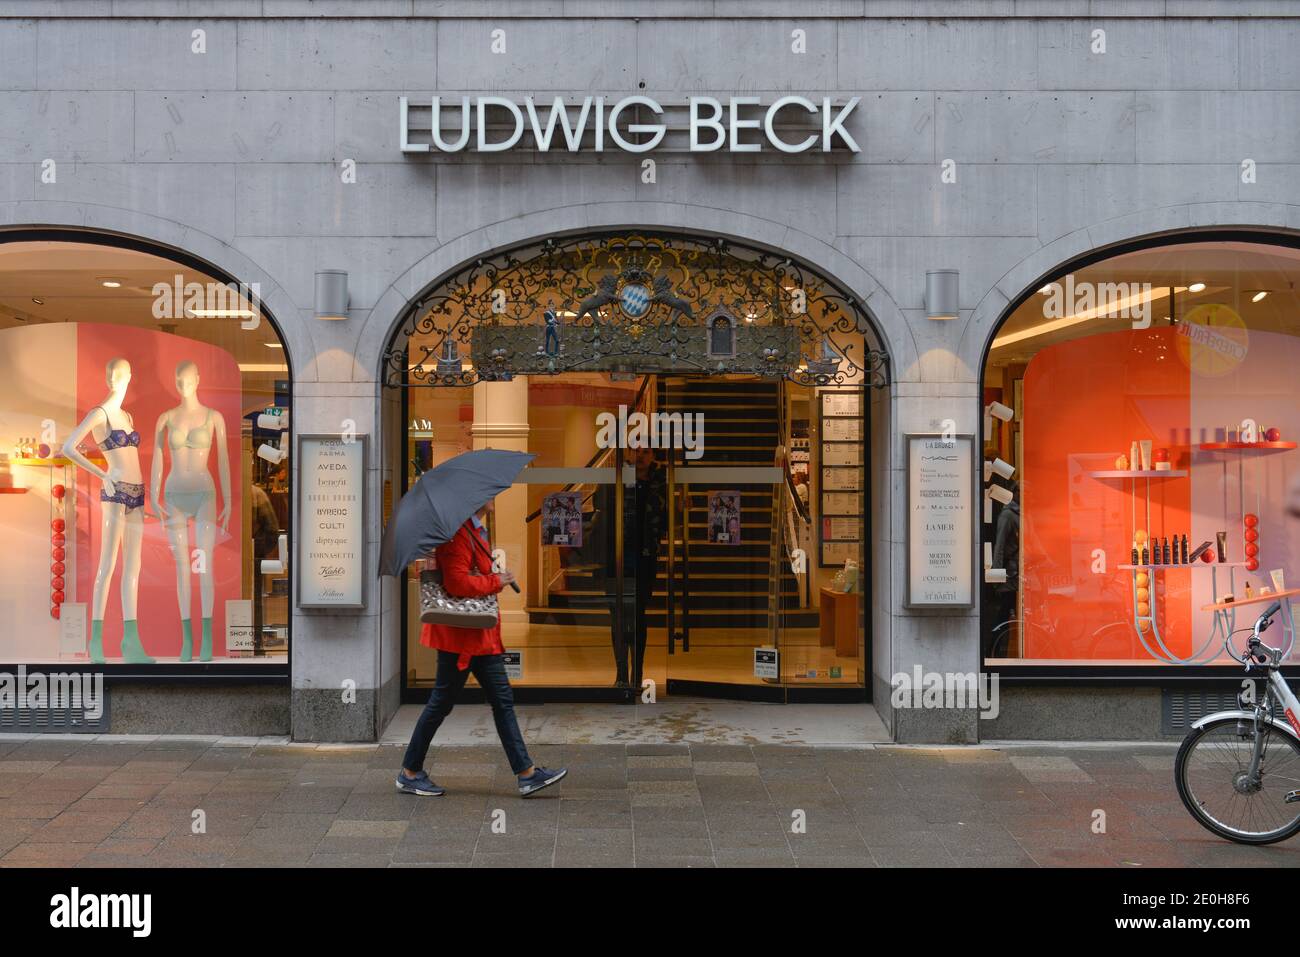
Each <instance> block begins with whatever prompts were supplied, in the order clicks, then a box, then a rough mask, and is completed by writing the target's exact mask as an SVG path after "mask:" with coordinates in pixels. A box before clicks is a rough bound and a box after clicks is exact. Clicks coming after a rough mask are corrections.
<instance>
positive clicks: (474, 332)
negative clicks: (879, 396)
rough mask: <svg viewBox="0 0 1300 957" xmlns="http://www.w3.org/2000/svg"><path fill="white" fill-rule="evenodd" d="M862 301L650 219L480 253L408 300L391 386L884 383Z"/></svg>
mask: <svg viewBox="0 0 1300 957" xmlns="http://www.w3.org/2000/svg"><path fill="white" fill-rule="evenodd" d="M868 328H869V326H868V320H867V317H866V314H865V312H864V311H863V310H862V308H861V306H860V305H859V304H858V302H857V301H856V300H855V299H853V298H852V297H851V296H846V295H845V294H843V293H841V292H840V291H839V290H838V289H836V288H834V287H833V286H831V285H830V284H829V283H827V282H826V281H825V280H823V279H821V278H820V277H819V276H817V275H815V274H814V273H812V272H811V271H809V270H807V269H805V268H804V267H803V266H802V265H801V264H799V263H797V262H795V261H793V260H792V259H790V258H788V257H786V256H783V255H781V254H777V253H772V252H766V251H763V250H759V249H753V248H749V247H745V246H741V245H739V244H735V243H731V242H728V241H725V240H721V239H713V240H710V239H703V238H698V237H690V236H670V235H660V234H654V233H637V234H613V235H610V234H602V235H598V236H592V235H590V234H588V235H583V236H578V237H570V238H563V239H547V240H544V241H543V242H541V243H540V244H537V245H535V246H531V247H528V248H527V249H522V250H512V251H508V252H503V253H498V254H496V255H494V256H491V257H488V258H484V259H479V260H476V261H475V262H474V263H472V264H470V265H468V266H466V267H464V268H463V269H461V270H460V271H459V272H458V273H456V274H455V275H453V276H452V277H450V278H449V279H448V280H446V281H445V282H443V283H442V284H441V285H439V286H438V287H437V288H435V289H433V290H431V291H429V292H428V293H427V294H426V295H424V296H423V297H422V298H421V299H420V300H418V301H417V302H416V303H414V305H413V307H412V310H411V314H410V316H409V317H408V318H407V319H406V321H405V322H403V323H402V326H401V328H400V329H399V331H398V333H397V334H396V336H395V337H394V342H393V345H392V346H391V347H390V348H389V350H388V351H387V352H386V353H385V354H384V359H385V363H386V367H387V369H388V373H387V375H386V377H385V378H386V384H387V385H389V386H439V385H442V386H466V385H473V384H475V383H477V382H491V381H500V380H505V379H509V378H510V377H512V376H514V375H551V374H558V373H561V372H574V371H584V372H594V371H614V372H675V373H688V372H699V373H708V372H714V373H732V374H743V375H755V376H765V377H773V378H780V377H784V378H787V379H790V380H791V381H793V382H796V383H799V384H801V385H810V386H811V385H817V386H826V385H846V384H851V383H853V382H855V381H860V382H861V383H862V384H864V385H870V386H872V387H874V388H884V387H886V386H887V385H888V384H889V367H888V359H887V356H886V355H885V353H883V352H879V351H875V350H864V349H863V347H862V345H861V342H862V340H860V339H859V338H858V336H857V335H856V334H857V333H865V332H866V331H867V330H868Z"/></svg>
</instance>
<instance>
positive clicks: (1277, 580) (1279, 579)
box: [1268, 568, 1286, 592]
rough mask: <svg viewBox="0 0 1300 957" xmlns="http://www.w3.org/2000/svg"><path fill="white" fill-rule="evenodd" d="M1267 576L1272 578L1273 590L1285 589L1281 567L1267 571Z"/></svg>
mask: <svg viewBox="0 0 1300 957" xmlns="http://www.w3.org/2000/svg"><path fill="white" fill-rule="evenodd" d="M1268 577H1269V578H1271V579H1273V590H1274V591H1280V592H1281V591H1286V575H1285V574H1284V573H1283V571H1282V569H1280V568H1275V569H1273V570H1272V571H1271V572H1269V573H1268Z"/></svg>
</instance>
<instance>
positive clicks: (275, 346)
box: [262, 342, 284, 349]
mask: <svg viewBox="0 0 1300 957" xmlns="http://www.w3.org/2000/svg"><path fill="white" fill-rule="evenodd" d="M262 345H264V346H266V347H267V348H268V349H283V348H284V346H283V345H281V344H280V343H278V342H264V343H262Z"/></svg>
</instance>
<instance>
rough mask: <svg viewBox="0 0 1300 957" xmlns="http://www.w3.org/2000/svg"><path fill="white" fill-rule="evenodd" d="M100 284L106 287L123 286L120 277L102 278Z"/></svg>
mask: <svg viewBox="0 0 1300 957" xmlns="http://www.w3.org/2000/svg"><path fill="white" fill-rule="evenodd" d="M99 284H100V285H101V286H103V287H104V288H105V289H118V288H120V287H121V285H122V281H121V280H120V279H101V280H100V281H99Z"/></svg>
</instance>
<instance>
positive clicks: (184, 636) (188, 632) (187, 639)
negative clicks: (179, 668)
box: [181, 618, 194, 661]
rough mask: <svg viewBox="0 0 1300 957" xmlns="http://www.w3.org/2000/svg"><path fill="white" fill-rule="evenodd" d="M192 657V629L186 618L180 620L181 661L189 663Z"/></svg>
mask: <svg viewBox="0 0 1300 957" xmlns="http://www.w3.org/2000/svg"><path fill="white" fill-rule="evenodd" d="M193 657H194V629H193V628H192V627H191V626H190V620H189V619H188V618H182V619H181V661H189V660H190V659H192V658H193Z"/></svg>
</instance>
